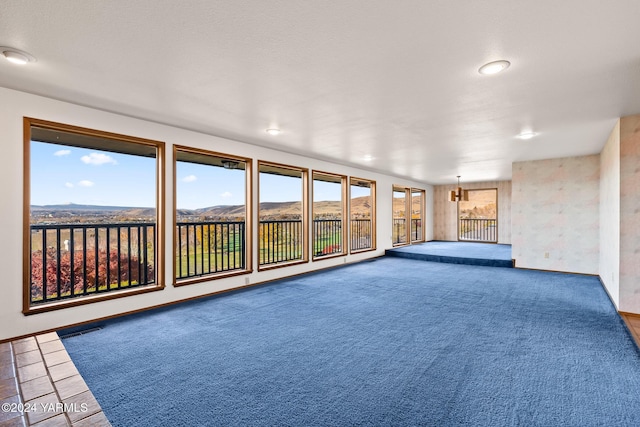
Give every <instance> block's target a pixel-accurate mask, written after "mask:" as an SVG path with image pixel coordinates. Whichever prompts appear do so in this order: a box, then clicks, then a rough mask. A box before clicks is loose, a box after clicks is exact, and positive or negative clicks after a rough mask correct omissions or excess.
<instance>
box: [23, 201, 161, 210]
mask: <svg viewBox="0 0 640 427" xmlns="http://www.w3.org/2000/svg"><path fill="white" fill-rule="evenodd" d="M133 209H147V208H134V207H127V206H100V205H76V204H75V203H65V204H62V205H31V210H32V211H109V212H113V211H128V210H133ZM154 210H155V209H154Z"/></svg>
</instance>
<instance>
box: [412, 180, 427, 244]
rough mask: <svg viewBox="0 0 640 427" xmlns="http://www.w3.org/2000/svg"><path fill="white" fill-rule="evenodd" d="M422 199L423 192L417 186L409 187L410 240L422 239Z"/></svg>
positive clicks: (423, 199) (423, 196)
mask: <svg viewBox="0 0 640 427" xmlns="http://www.w3.org/2000/svg"><path fill="white" fill-rule="evenodd" d="M424 201H425V192H424V190H419V189H417V188H412V189H411V242H412V243H414V242H423V241H424V227H423V226H422V224H423V222H424V208H425V207H424Z"/></svg>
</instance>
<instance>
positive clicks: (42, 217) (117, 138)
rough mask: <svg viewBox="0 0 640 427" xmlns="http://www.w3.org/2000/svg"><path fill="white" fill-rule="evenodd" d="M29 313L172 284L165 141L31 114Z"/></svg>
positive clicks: (27, 146)
mask: <svg viewBox="0 0 640 427" xmlns="http://www.w3.org/2000/svg"><path fill="white" fill-rule="evenodd" d="M24 124H25V126H24V128H25V134H24V183H25V184H24V185H25V187H24V193H25V195H24V245H23V247H24V255H23V264H24V304H23V312H24V313H25V314H31V313H37V312H42V311H48V310H52V309H56V308H61V307H67V306H70V305H78V304H84V303H87V302H94V301H99V300H104V299H108V298H114V297H120V296H126V295H131V294H137V293H141V292H148V291H153V290H159V289H162V288H163V287H164V280H163V272H164V267H163V258H162V254H163V253H164V250H163V248H164V233H163V220H162V217H163V206H162V205H163V202H162V194H163V190H164V188H163V186H164V175H163V171H164V166H163V165H164V143H162V142H158V141H150V140H146V139H141V138H135V137H130V136H124V135H116V134H113V133H107V132H101V131H96V130H91V129H85V128H79V127H74V126H69V125H64V124H59V123H52V122H47V121H42V120H37V119H29V118H25V123H24Z"/></svg>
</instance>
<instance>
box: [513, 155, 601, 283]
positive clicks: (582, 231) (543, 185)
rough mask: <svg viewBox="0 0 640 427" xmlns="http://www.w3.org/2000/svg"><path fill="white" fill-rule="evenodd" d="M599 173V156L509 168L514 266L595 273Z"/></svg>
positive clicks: (518, 165) (596, 269) (544, 161)
mask: <svg viewBox="0 0 640 427" xmlns="http://www.w3.org/2000/svg"><path fill="white" fill-rule="evenodd" d="M599 170H600V156H599V155H593V156H582V157H567V158H562V159H549V160H536V161H529V162H516V163H514V164H513V173H512V194H511V196H512V206H511V210H512V212H511V233H512V234H511V236H512V237H511V242H512V245H513V248H512V256H513V258H514V259H515V260H516V267H521V268H533V269H540V270H555V271H564V272H573V273H584V274H598V264H599V260H600V255H599V251H600V242H599V237H600V225H599V217H600V201H599V193H600V174H599ZM546 253H548V254H549V257H548V258H545V254H546Z"/></svg>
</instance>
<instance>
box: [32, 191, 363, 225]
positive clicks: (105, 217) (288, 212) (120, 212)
mask: <svg viewBox="0 0 640 427" xmlns="http://www.w3.org/2000/svg"><path fill="white" fill-rule="evenodd" d="M370 202H371V199H370V197H367V196H363V197H357V198H354V199H352V200H351V212H352V215H354V216H357V217H361V218H363V217H368V216H369V214H370V209H371V205H370ZM340 209H341V203H340V202H338V201H322V202H316V203H314V213H315V214H316V215H317V216H322V217H326V216H330V215H332V214H335V213H336V212H340ZM244 210H245V207H244V206H243V205H220V206H210V207H205V208H200V209H178V211H177V214H178V221H237V220H242V219H243V218H244ZM300 214H301V203H300V202H265V203H261V204H260V217H261V218H263V219H272V218H273V219H275V218H292V217H296V216H299V215H300ZM154 217H155V209H154V208H143V207H127V206H99V205H77V204H73V203H68V204H60V205H32V206H31V223H33V224H53V223H65V224H70V223H109V222H147V221H150V220H152V219H153V218H154Z"/></svg>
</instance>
